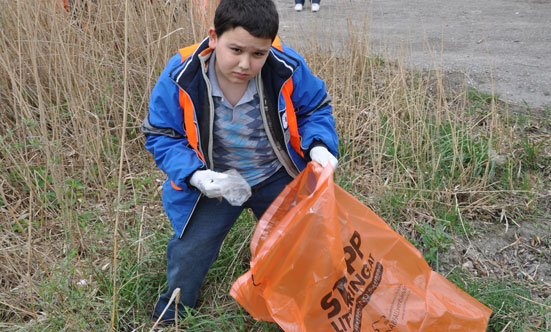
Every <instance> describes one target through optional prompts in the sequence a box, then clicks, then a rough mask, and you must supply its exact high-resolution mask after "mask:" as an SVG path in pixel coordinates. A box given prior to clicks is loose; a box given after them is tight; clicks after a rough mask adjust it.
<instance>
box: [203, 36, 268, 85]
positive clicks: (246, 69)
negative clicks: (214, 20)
mask: <svg viewBox="0 0 551 332" xmlns="http://www.w3.org/2000/svg"><path fill="white" fill-rule="evenodd" d="M271 45H272V41H271V39H269V38H258V37H254V36H253V35H251V34H250V33H249V32H248V31H247V30H245V29H243V28H242V27H237V28H235V29H232V30H227V31H226V32H224V33H223V34H222V35H221V36H218V35H216V32H215V31H214V28H210V29H209V47H210V48H212V49H216V63H215V68H216V77H217V79H218V83H219V84H220V85H221V86H223V85H227V84H237V85H242V84H248V82H249V81H250V80H251V79H252V78H253V77H255V76H256V75H257V74H258V72H259V71H260V70H261V69H262V66H264V63H265V62H266V58H267V57H268V54H269V52H270V46H271Z"/></svg>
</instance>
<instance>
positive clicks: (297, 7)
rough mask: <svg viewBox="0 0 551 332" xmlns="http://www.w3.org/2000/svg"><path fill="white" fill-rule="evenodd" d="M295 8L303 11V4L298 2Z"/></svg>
mask: <svg viewBox="0 0 551 332" xmlns="http://www.w3.org/2000/svg"><path fill="white" fill-rule="evenodd" d="M318 7H319V6H318ZM295 10H296V11H297V12H301V11H302V5H301V4H300V3H297V4H296V5H295Z"/></svg>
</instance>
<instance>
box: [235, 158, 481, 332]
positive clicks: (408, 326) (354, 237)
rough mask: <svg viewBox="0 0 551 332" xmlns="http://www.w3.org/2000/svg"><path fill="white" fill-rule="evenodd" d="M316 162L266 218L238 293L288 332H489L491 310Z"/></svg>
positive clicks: (254, 312)
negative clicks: (433, 266) (431, 263)
mask: <svg viewBox="0 0 551 332" xmlns="http://www.w3.org/2000/svg"><path fill="white" fill-rule="evenodd" d="M332 175H333V172H332V169H331V167H327V168H325V169H322V168H321V166H319V165H317V164H314V163H310V164H309V165H308V167H307V168H306V169H305V170H304V171H303V172H302V173H301V174H300V175H299V176H298V177H297V178H296V179H295V180H294V181H293V182H291V183H290V184H289V185H288V186H287V187H286V188H285V189H284V190H283V192H282V193H281V194H280V195H279V196H278V197H277V198H276V200H275V201H274V202H273V203H272V205H271V206H270V207H269V208H268V210H267V211H266V212H265V213H264V215H263V216H262V218H261V219H260V221H259V222H258V225H257V227H256V230H255V233H254V235H253V238H252V240H251V254H252V258H251V268H250V270H249V271H248V272H247V273H246V274H244V275H242V276H241V277H239V279H238V280H237V281H236V282H235V283H234V284H233V286H232V289H231V291H230V294H231V296H233V297H234V298H235V299H236V300H237V301H238V302H239V303H240V304H241V305H242V306H243V307H244V308H245V309H246V310H247V311H248V312H249V313H250V314H251V315H252V316H253V317H254V318H255V319H257V320H264V321H275V322H277V323H278V324H279V326H281V327H282V328H283V329H284V330H285V331H297V332H298V331H312V332H324V331H327V332H345V331H355V332H359V331H370V332H406V331H409V332H413V331H423V332H444V331H458V332H459V331H461V332H465V331H469V332H473V331H474V332H476V331H481V332H483V331H485V330H486V326H487V324H488V319H489V316H490V314H491V312H492V311H491V310H490V309H488V308H487V307H485V306H484V305H482V304H481V303H479V302H478V301H477V300H475V299H474V298H472V297H471V296H469V295H468V294H467V293H465V292H463V291H462V290H460V289H459V288H457V287H456V286H455V285H453V284H452V283H451V282H449V281H448V280H446V279H445V278H444V277H442V276H441V275H439V274H438V273H436V272H434V271H432V270H431V268H430V267H429V265H428V264H427V263H426V261H425V260H424V259H423V256H422V255H421V254H420V252H419V251H418V250H417V249H416V248H415V247H414V246H413V245H411V244H410V243H409V242H408V241H407V240H406V239H404V238H403V237H402V236H400V235H399V234H397V233H396V232H394V231H393V230H392V229H391V228H390V227H389V226H388V225H387V224H386V223H385V222H384V221H383V220H382V219H381V218H379V217H378V216H377V215H376V214H375V213H374V212H373V211H371V210H370V209H369V208H368V207H367V206H365V205H363V204H362V203H361V202H359V201H358V200H357V199H355V198H354V197H353V196H351V195H350V194H348V193H347V192H346V191H345V190H343V189H342V188H340V187H339V186H338V185H335V184H334V183H333V176H332Z"/></svg>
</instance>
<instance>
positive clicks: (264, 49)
mask: <svg viewBox="0 0 551 332" xmlns="http://www.w3.org/2000/svg"><path fill="white" fill-rule="evenodd" d="M228 46H229V47H235V48H247V47H245V46H243V45H239V44H237V43H230V44H228ZM254 50H255V51H257V52H258V51H260V52H268V51H269V50H270V48H269V47H268V48H265V47H260V48H256V47H255V48H254Z"/></svg>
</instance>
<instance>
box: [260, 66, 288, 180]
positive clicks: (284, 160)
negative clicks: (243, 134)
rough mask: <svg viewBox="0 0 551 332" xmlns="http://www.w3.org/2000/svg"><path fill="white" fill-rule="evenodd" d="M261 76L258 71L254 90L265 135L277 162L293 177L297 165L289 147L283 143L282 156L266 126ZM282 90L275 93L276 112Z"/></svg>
mask: <svg viewBox="0 0 551 332" xmlns="http://www.w3.org/2000/svg"><path fill="white" fill-rule="evenodd" d="M261 82H262V77H261V74H260V73H258V79H257V83H256V90H257V91H258V98H259V99H260V114H261V115H262V123H263V124H264V131H266V136H268V141H270V144H271V145H272V149H273V150H274V153H275V154H276V156H277V159H278V160H279V162H280V163H281V164H282V165H283V167H285V170H286V171H287V173H288V174H289V175H291V176H293V177H296V176H297V175H298V167H297V165H296V164H295V162H294V161H293V159H292V158H291V155H290V153H289V148H288V147H287V144H286V143H285V142H284V143H285V145H286V146H285V149H286V150H287V156H286V157H284V156H282V154H281V152H282V151H280V149H279V148H278V147H277V144H276V143H275V141H274V138H273V137H272V133H271V131H270V128H269V127H268V120H267V117H266V106H265V105H264V90H263V87H262V86H261V85H262V83H261ZM282 90H283V86H282V88H281V89H280V90H279V94H278V95H277V99H278V102H277V110H276V112H279V95H280V94H281V91H282ZM279 122H280V126H281V121H279ZM281 130H282V132H283V134H284V135H285V131H284V130H283V127H281ZM289 161H290V162H291V163H292V165H290V164H289Z"/></svg>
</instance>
